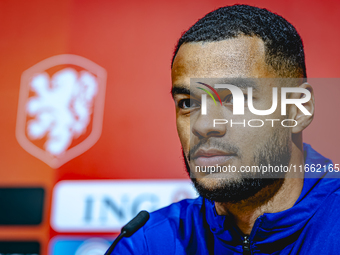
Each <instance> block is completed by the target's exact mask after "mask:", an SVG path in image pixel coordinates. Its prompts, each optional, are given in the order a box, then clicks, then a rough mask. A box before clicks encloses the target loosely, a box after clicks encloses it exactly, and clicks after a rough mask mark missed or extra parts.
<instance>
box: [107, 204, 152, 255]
mask: <svg viewBox="0 0 340 255" xmlns="http://www.w3.org/2000/svg"><path fill="white" fill-rule="evenodd" d="M149 218H150V215H149V213H148V212H147V211H140V212H139V213H138V214H137V216H136V217H134V218H133V219H132V220H131V221H129V222H128V223H127V224H126V225H125V226H124V227H123V228H122V231H121V232H120V234H119V236H118V237H117V238H116V240H114V242H113V243H112V244H111V246H110V248H109V249H108V250H107V252H105V254H104V255H110V254H111V253H112V251H113V249H114V248H115V247H116V245H117V244H118V242H119V241H120V240H121V239H122V238H123V237H124V236H126V237H130V236H132V235H133V234H134V233H135V232H136V231H137V230H138V229H140V228H141V227H143V226H144V224H145V223H146V222H147V221H148V220H149Z"/></svg>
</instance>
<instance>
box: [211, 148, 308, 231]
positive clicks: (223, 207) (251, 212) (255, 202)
mask: <svg viewBox="0 0 340 255" xmlns="http://www.w3.org/2000/svg"><path fill="white" fill-rule="evenodd" d="M290 164H291V165H295V166H296V168H298V166H299V165H304V156H303V150H302V143H301V147H300V149H298V148H297V147H294V148H293V153H292V158H291V160H290ZM292 169H293V168H292ZM303 176H304V173H303V172H302V173H294V172H291V173H287V174H286V178H284V179H278V180H277V181H276V182H275V183H274V184H272V185H269V186H267V187H265V188H263V189H262V190H261V191H259V192H258V193H256V194H255V195H254V196H252V197H250V198H248V199H246V200H243V201H240V202H237V203H228V202H226V203H220V202H215V208H216V212H217V214H219V215H229V216H231V217H232V218H233V219H234V222H235V224H236V225H237V226H238V228H239V229H240V230H241V231H242V232H243V234H246V235H249V234H250V232H251V230H252V229H253V226H254V223H255V221H256V219H257V218H258V217H259V216H261V215H263V214H264V213H276V212H281V211H284V210H287V209H289V208H291V207H292V206H293V205H294V204H295V202H296V201H297V199H298V198H299V196H300V194H301V191H302V187H303Z"/></svg>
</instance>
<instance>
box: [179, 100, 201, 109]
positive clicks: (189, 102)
mask: <svg viewBox="0 0 340 255" xmlns="http://www.w3.org/2000/svg"><path fill="white" fill-rule="evenodd" d="M197 106H198V104H197V103H196V101H194V100H190V99H183V100H181V101H179V102H178V107H179V108H182V109H188V108H193V107H197Z"/></svg>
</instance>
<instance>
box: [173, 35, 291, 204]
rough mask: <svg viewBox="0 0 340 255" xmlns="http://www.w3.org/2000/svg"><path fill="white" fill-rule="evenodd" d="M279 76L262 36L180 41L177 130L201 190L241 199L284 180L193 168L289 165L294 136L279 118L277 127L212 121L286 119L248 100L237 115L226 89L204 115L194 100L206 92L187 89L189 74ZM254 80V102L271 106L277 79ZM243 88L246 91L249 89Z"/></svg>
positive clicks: (175, 65)
mask: <svg viewBox="0 0 340 255" xmlns="http://www.w3.org/2000/svg"><path fill="white" fill-rule="evenodd" d="M274 77H276V75H275V72H274V71H272V70H271V69H270V68H269V67H268V65H267V64H266V63H265V50H264V44H263V41H262V40H261V39H259V38H256V37H246V36H240V37H237V38H234V39H229V40H224V41H219V42H211V43H188V44H184V45H182V46H181V47H180V49H179V51H178V53H177V56H176V58H175V60H174V63H173V68H172V83H173V92H174V93H173V94H174V100H175V104H176V119H177V130H178V134H179V138H180V141H181V144H182V149H183V155H184V160H185V162H186V165H187V170H188V171H190V177H191V179H192V181H193V182H194V184H195V187H196V189H197V190H198V192H199V193H200V194H201V195H202V196H205V197H207V198H209V199H212V200H214V201H219V202H237V201H240V200H243V199H246V198H248V197H251V196H253V195H255V194H256V193H257V192H258V191H260V190H261V189H262V188H264V187H266V186H268V185H270V184H273V183H274V182H276V181H279V180H278V179H272V178H259V177H261V176H260V175H256V174H254V173H240V172H238V171H237V172H226V173H216V174H207V173H202V172H194V171H193V169H196V167H202V166H203V167H204V166H215V165H216V164H218V165H219V166H228V165H231V166H236V169H238V170H239V169H240V167H241V166H253V165H260V164H264V165H268V164H271V165H280V164H283V165H287V164H288V162H289V160H290V151H291V148H290V144H291V140H290V131H289V129H288V128H284V127H282V126H281V125H280V124H278V123H276V124H275V125H274V127H272V125H271V124H267V125H264V126H263V127H261V128H254V127H249V126H246V127H243V126H240V125H236V126H234V127H230V125H216V126H215V127H213V119H229V120H230V119H232V120H233V121H234V122H242V121H243V120H244V119H246V121H247V120H249V119H262V120H265V119H282V116H281V115H280V111H279V109H278V110H277V111H275V112H274V113H273V114H271V115H268V116H256V117H255V116H254V115H253V114H252V113H250V111H249V110H248V109H247V107H246V106H245V114H244V115H242V116H236V115H234V116H233V115H232V101H231V100H230V99H231V98H230V95H224V94H223V93H224V92H221V94H220V97H221V99H222V101H223V106H220V107H219V108H216V106H214V102H213V101H212V100H210V99H208V100H207V108H208V112H207V115H202V114H201V111H200V107H199V105H198V104H199V103H193V102H199V101H200V96H201V95H200V94H202V93H204V92H203V91H200V90H199V89H196V90H195V93H194V95H195V96H193V94H192V95H190V94H188V93H187V92H188V91H189V90H190V78H252V79H254V80H255V81H256V80H257V79H258V78H274ZM209 85H210V86H214V84H209ZM254 86H255V88H254V89H253V91H254V92H253V102H254V107H255V108H256V109H259V110H260V109H263V110H266V109H269V108H270V107H271V105H272V87H277V85H276V84H274V83H273V82H266V79H258V80H257V81H256V82H255V84H254ZM191 89H194V88H193V87H191ZM242 90H243V92H244V94H246V92H247V90H246V89H242ZM193 97H196V98H193ZM190 99H191V101H190ZM190 169H191V170H190ZM267 177H273V176H270V175H269V176H267ZM276 177H277V176H276ZM280 177H283V176H282V175H281V176H280Z"/></svg>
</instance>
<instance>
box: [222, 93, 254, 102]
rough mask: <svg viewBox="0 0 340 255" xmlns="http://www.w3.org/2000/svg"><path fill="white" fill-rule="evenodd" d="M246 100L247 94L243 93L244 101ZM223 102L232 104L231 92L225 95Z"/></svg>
mask: <svg viewBox="0 0 340 255" xmlns="http://www.w3.org/2000/svg"><path fill="white" fill-rule="evenodd" d="M247 100H248V95H246V94H244V102H247ZM223 101H224V102H226V103H228V104H233V103H234V101H233V94H229V95H228V96H226V97H225V98H224V100H223Z"/></svg>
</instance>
